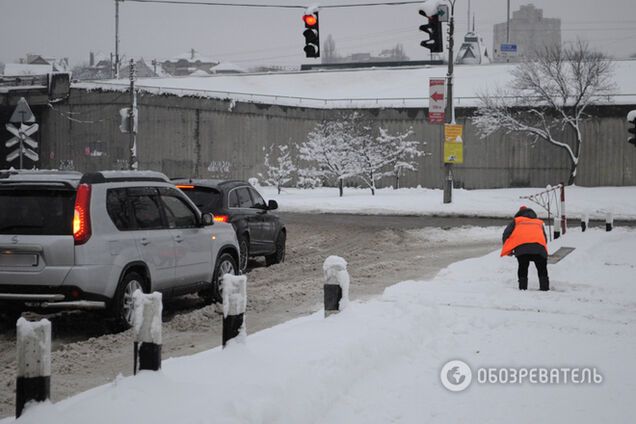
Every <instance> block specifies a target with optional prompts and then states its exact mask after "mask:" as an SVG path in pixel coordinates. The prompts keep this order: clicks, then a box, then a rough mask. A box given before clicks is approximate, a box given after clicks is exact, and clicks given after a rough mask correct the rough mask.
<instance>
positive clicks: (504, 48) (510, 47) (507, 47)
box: [499, 44, 517, 53]
mask: <svg viewBox="0 0 636 424" xmlns="http://www.w3.org/2000/svg"><path fill="white" fill-rule="evenodd" d="M499 51H500V52H501V53H517V45H516V44H502V45H501V48H500V49H499Z"/></svg>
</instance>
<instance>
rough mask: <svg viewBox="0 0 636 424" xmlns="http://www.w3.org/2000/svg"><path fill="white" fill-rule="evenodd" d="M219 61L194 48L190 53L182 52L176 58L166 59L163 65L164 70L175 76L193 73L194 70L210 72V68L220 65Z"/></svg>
mask: <svg viewBox="0 0 636 424" xmlns="http://www.w3.org/2000/svg"><path fill="white" fill-rule="evenodd" d="M218 64H219V62H218V61H216V60H212V59H210V58H208V57H205V56H202V55H201V54H200V53H199V52H197V51H196V50H194V49H190V51H189V52H188V53H184V54H181V55H179V56H177V57H175V58H172V59H169V60H166V61H164V62H163V63H162V64H161V65H162V66H163V70H164V71H165V72H167V73H168V74H170V75H173V76H183V75H191V74H192V73H193V72H195V71H198V70H201V71H204V72H206V73H208V74H209V73H210V68H212V67H213V66H216V65H218Z"/></svg>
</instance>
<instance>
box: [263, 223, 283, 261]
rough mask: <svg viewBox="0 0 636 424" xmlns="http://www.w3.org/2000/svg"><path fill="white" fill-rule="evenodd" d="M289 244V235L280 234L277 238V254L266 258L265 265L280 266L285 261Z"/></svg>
mask: <svg viewBox="0 0 636 424" xmlns="http://www.w3.org/2000/svg"><path fill="white" fill-rule="evenodd" d="M286 243H287V234H286V233H285V231H281V232H280V233H278V237H277V238H276V252H274V253H273V254H271V255H268V256H265V264H266V265H267V266H270V265H274V264H279V263H281V262H284V261H285V244H286Z"/></svg>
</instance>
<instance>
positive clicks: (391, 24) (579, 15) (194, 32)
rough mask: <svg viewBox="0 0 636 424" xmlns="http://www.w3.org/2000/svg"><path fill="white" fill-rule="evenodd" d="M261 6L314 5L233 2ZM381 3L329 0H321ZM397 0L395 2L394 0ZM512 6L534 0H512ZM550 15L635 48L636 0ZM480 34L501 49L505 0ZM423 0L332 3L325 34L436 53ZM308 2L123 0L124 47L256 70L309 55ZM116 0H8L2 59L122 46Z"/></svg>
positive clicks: (482, 19)
mask: <svg viewBox="0 0 636 424" xmlns="http://www.w3.org/2000/svg"><path fill="white" fill-rule="evenodd" d="M224 1H226V2H236V3H240V2H247V3H258V4H285V5H307V4H311V3H315V2H314V1H299V0H249V1H248V0H224ZM373 1H377V0H368V1H367V0H345V1H335V0H324V1H322V2H319V4H322V5H329V4H330V5H333V4H343V3H361V2H364V3H366V2H373ZM387 1H391V0H387ZM510 3H511V10H516V9H518V8H519V6H520V5H522V4H528V3H530V2H528V1H517V0H511V1H510ZM532 3H533V4H534V5H535V6H537V7H538V8H541V9H543V13H544V17H549V18H560V19H561V29H562V38H563V41H571V40H575V39H576V38H577V37H578V38H582V39H586V40H589V41H590V43H591V44H592V46H594V47H595V48H598V49H601V50H602V51H604V52H606V53H607V54H610V55H613V56H616V57H627V56H629V55H631V54H634V53H636V13H635V12H636V9H635V8H634V6H635V4H634V0H605V1H603V2H599V1H598V0H535V1H533V2H532ZM471 7H472V9H471V10H472V12H474V14H475V15H476V23H477V31H478V32H479V33H480V34H481V35H482V36H483V37H484V39H485V40H486V46H487V47H488V51H489V52H490V51H491V50H492V32H493V24H495V23H498V22H504V21H505V19H506V0H472V1H471ZM417 8H418V7H417V5H405V6H390V7H389V6H376V7H365V8H362V7H359V8H351V9H349V8H347V9H340V8H338V9H323V10H322V11H321V13H320V35H321V39H322V40H321V41H324V39H325V38H326V37H327V35H328V34H331V35H332V36H333V37H334V39H335V42H336V50H337V52H338V53H340V54H349V53H354V52H372V53H379V51H380V50H382V49H384V48H390V47H393V46H395V45H396V44H397V43H401V44H402V45H403V46H404V48H405V51H406V53H407V55H409V56H410V58H411V59H412V60H418V59H425V58H428V54H427V53H428V50H426V49H424V48H423V47H420V46H419V42H420V41H421V40H422V39H423V37H422V34H423V33H422V32H420V31H418V26H419V25H420V24H421V23H422V19H423V18H422V17H421V16H420V15H418V13H417ZM467 12H468V0H457V1H456V10H455V14H456V18H457V24H458V25H457V27H458V31H457V34H458V35H460V36H463V35H464V33H465V32H466V30H467ZM301 16H302V9H282V8H280V9H265V8H239V7H225V6H198V5H167V4H150V3H145V4H142V3H133V2H123V3H121V4H120V43H121V44H120V49H121V52H122V53H123V54H125V55H129V56H130V55H134V56H135V57H138V56H143V57H144V58H146V59H153V58H157V59H168V58H172V57H174V56H176V55H178V54H181V53H184V52H186V51H189V50H190V49H191V48H194V49H196V50H197V51H199V52H201V54H204V55H206V56H209V57H211V58H213V59H216V60H221V61H231V62H234V63H237V64H239V65H242V66H244V67H249V66H252V65H255V64H280V65H298V64H300V63H305V62H309V61H310V60H311V59H305V58H304V53H303V50H302V48H303V46H304V38H303V36H302V31H303V23H302V21H301ZM114 34H115V2H114V0H0V40H1V41H0V61H2V62H5V63H11V62H15V61H17V59H18V58H19V57H24V56H25V54H26V53H37V54H42V55H45V56H53V57H69V58H70V60H71V62H72V64H74V65H76V64H79V63H82V62H87V61H88V56H89V51H94V52H96V53H100V54H103V55H105V56H107V55H108V54H110V52H112V51H114V44H115V42H114V38H115V35H114Z"/></svg>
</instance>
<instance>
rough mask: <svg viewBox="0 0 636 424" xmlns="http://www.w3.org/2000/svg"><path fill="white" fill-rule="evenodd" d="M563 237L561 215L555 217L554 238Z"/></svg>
mask: <svg viewBox="0 0 636 424" xmlns="http://www.w3.org/2000/svg"><path fill="white" fill-rule="evenodd" d="M559 237H561V220H560V219H559V217H557V216H555V217H554V239H555V240H556V239H558V238H559Z"/></svg>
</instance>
